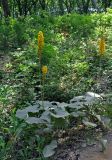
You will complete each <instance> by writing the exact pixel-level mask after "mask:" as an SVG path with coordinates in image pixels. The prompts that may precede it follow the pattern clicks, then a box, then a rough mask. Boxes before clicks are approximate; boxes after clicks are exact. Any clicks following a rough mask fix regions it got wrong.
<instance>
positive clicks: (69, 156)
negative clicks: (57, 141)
mask: <svg viewBox="0 0 112 160" xmlns="http://www.w3.org/2000/svg"><path fill="white" fill-rule="evenodd" d="M72 136H73V135H72ZM81 136H82V135H80V136H79V139H77V138H76V135H74V136H73V137H70V139H69V138H68V139H67V138H65V139H67V142H66V145H65V144H64V143H65V142H63V144H61V145H60V146H59V147H58V149H57V151H56V154H55V155H54V157H53V158H52V160H112V131H109V132H107V133H106V135H105V136H103V138H104V139H106V140H107V149H106V150H105V152H104V153H103V152H101V144H100V141H99V140H97V141H96V140H95V137H93V139H92V141H91V142H89V143H88V142H87V139H85V138H82V137H81ZM91 136H92V134H91ZM83 137H85V135H83ZM89 138H92V137H89V135H88V139H89ZM65 141H66V140H65Z"/></svg>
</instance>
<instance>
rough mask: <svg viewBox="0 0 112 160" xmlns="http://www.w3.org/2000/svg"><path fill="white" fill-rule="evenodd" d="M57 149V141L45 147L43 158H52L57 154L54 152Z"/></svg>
mask: <svg viewBox="0 0 112 160" xmlns="http://www.w3.org/2000/svg"><path fill="white" fill-rule="evenodd" d="M55 148H57V141H56V140H52V142H51V143H50V144H49V145H47V146H45V147H44V149H43V156H44V157H45V158H48V157H51V156H52V155H53V154H54V153H55V151H54V149H55Z"/></svg>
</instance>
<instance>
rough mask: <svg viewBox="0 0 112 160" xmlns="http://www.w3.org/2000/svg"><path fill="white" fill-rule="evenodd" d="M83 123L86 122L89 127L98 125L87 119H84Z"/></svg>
mask: <svg viewBox="0 0 112 160" xmlns="http://www.w3.org/2000/svg"><path fill="white" fill-rule="evenodd" d="M83 123H84V124H85V125H86V126H87V127H96V126H97V125H96V124H95V123H92V122H88V121H85V120H83Z"/></svg>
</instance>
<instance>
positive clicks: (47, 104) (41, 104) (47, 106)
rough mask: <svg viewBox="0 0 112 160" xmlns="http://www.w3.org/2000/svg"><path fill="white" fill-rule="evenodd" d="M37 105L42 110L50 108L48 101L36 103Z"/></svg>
mask: <svg viewBox="0 0 112 160" xmlns="http://www.w3.org/2000/svg"><path fill="white" fill-rule="evenodd" d="M38 104H39V105H40V106H41V107H43V108H44V110H48V109H49V108H51V107H52V103H51V102H49V101H38Z"/></svg>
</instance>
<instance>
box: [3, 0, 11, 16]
mask: <svg viewBox="0 0 112 160" xmlns="http://www.w3.org/2000/svg"><path fill="white" fill-rule="evenodd" d="M1 3H2V6H3V11H4V16H5V17H8V16H10V9H9V5H8V0H2V1H1Z"/></svg>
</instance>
